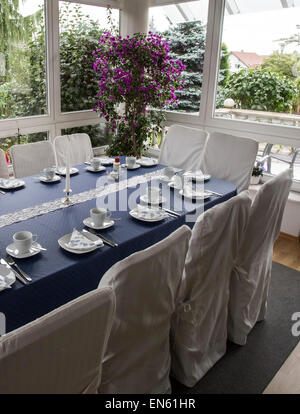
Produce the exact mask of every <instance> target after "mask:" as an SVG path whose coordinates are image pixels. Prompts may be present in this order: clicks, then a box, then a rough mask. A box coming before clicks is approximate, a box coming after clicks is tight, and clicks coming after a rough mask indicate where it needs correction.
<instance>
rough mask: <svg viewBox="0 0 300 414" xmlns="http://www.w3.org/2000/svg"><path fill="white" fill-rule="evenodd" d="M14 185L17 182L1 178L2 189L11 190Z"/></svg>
mask: <svg viewBox="0 0 300 414" xmlns="http://www.w3.org/2000/svg"><path fill="white" fill-rule="evenodd" d="M14 184H15V180H7V179H5V178H0V185H1V186H2V187H6V188H9V187H12V186H13V185H14Z"/></svg>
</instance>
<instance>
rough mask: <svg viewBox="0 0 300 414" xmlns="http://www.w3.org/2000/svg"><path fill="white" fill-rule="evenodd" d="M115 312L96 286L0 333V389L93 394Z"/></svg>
mask: <svg viewBox="0 0 300 414" xmlns="http://www.w3.org/2000/svg"><path fill="white" fill-rule="evenodd" d="M114 312H115V295H114V292H113V290H112V289H110V288H105V289H96V290H94V291H92V292H89V293H87V294H86V295H84V296H81V297H79V298H77V299H75V300H73V301H72V302H69V303H67V304H66V305H63V306H61V307H60V308H58V309H55V310H54V311H52V312H50V313H49V314H47V315H45V316H42V317H41V318H39V319H36V320H35V321H33V322H31V323H29V324H27V325H25V326H22V327H21V328H18V329H16V330H15V331H12V332H10V333H8V334H6V335H4V336H3V337H1V338H0V367H1V369H0V393H1V394H45V393H46V394H96V393H97V390H98V387H99V384H100V381H101V362H102V358H103V354H104V351H105V348H106V345H107V340H108V336H109V333H110V330H111V327H112V321H113V316H114Z"/></svg>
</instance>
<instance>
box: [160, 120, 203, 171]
mask: <svg viewBox="0 0 300 414" xmlns="http://www.w3.org/2000/svg"><path fill="white" fill-rule="evenodd" d="M207 136H208V134H207V132H205V131H203V130H201V129H196V128H189V127H185V126H182V125H172V126H171V127H170V128H169V130H168V132H167V134H166V136H165V138H164V141H163V144H162V148H161V151H160V156H159V163H160V164H163V165H168V166H170V167H175V168H180V169H183V170H193V171H196V170H198V169H199V168H200V160H201V157H202V153H203V148H204V146H205V143H206V140H207Z"/></svg>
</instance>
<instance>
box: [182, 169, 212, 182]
mask: <svg viewBox="0 0 300 414" xmlns="http://www.w3.org/2000/svg"><path fill="white" fill-rule="evenodd" d="M183 176H184V177H188V178H191V179H192V180H193V181H196V182H197V183H203V182H205V181H209V180H210V179H211V175H209V174H203V175H199V174H197V173H194V172H192V171H188V172H185V173H184V174H183Z"/></svg>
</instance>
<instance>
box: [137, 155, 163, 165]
mask: <svg viewBox="0 0 300 414" xmlns="http://www.w3.org/2000/svg"><path fill="white" fill-rule="evenodd" d="M136 163H137V164H140V165H141V166H142V167H154V166H155V165H157V164H158V160H156V159H155V158H146V157H142V158H140V159H139V160H136Z"/></svg>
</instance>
